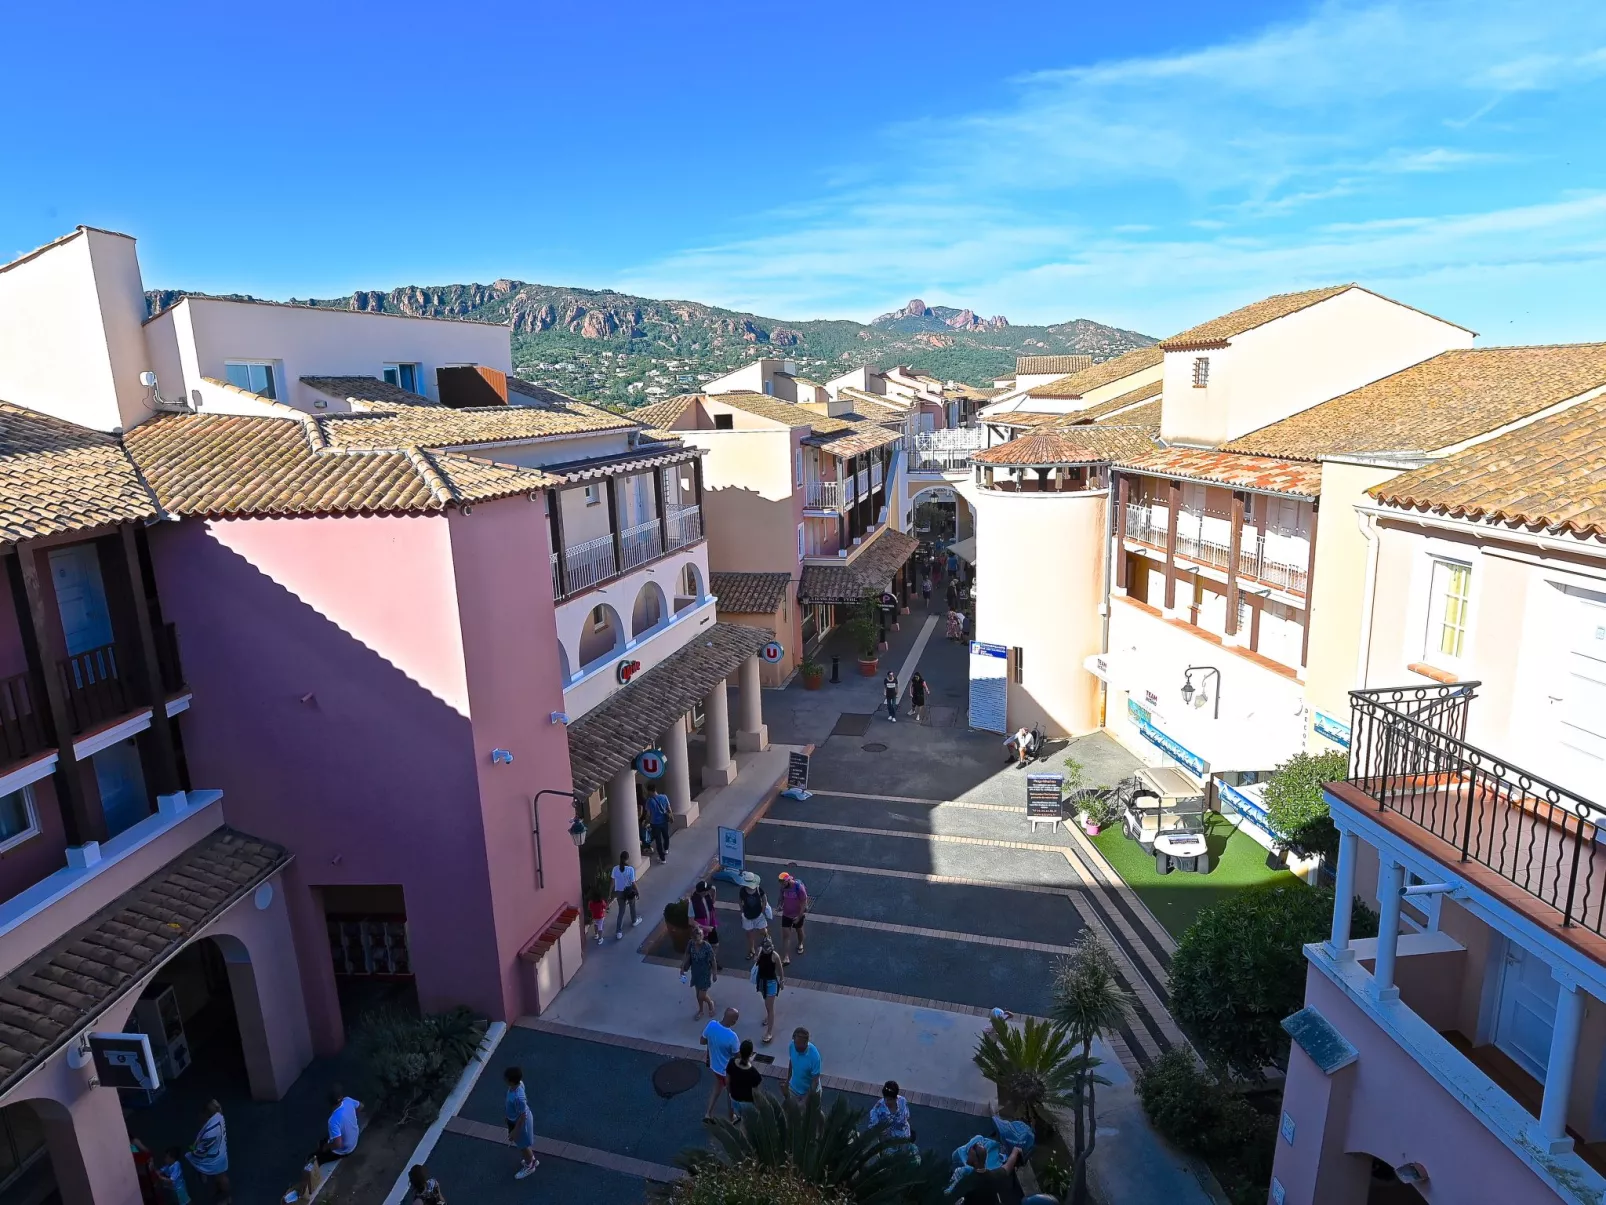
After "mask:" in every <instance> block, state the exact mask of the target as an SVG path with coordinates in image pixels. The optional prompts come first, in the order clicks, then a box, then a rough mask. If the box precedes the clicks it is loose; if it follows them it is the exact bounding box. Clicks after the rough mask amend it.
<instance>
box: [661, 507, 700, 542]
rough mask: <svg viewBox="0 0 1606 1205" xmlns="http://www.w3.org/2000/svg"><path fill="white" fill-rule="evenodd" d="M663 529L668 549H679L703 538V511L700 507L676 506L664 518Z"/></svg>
mask: <svg viewBox="0 0 1606 1205" xmlns="http://www.w3.org/2000/svg"><path fill="white" fill-rule="evenodd" d="M664 528H665V531H666V533H667V534H668V537H669V539H668V544H669V547H670V548H681V547H684V546H685V545H687V544H690V543H692V542H693V541H695V540H700V539H702V538H703V510H702V507H700V506H677V507H674V508H673V509H671V510H670V512H669V514H668V515H667V516H665V519H664Z"/></svg>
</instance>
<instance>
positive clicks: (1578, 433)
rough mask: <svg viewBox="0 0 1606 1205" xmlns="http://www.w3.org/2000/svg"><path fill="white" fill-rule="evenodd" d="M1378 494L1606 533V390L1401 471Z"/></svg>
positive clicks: (1458, 513) (1477, 515)
mask: <svg viewBox="0 0 1606 1205" xmlns="http://www.w3.org/2000/svg"><path fill="white" fill-rule="evenodd" d="M1371 494H1372V496H1373V497H1374V498H1376V499H1378V500H1379V501H1380V502H1385V503H1388V504H1390V505H1392V506H1403V507H1413V508H1416V509H1421V510H1431V511H1436V512H1438V513H1440V514H1446V515H1451V516H1455V517H1457V518H1469V519H1492V520H1495V521H1498V522H1502V523H1520V524H1522V525H1524V526H1528V527H1548V528H1557V527H1560V528H1565V529H1567V530H1568V531H1571V532H1572V533H1573V534H1574V535H1581V536H1590V535H1592V536H1606V396H1603V397H1597V398H1592V399H1590V400H1589V401H1587V402H1579V403H1578V404H1577V405H1576V406H1569V407H1567V409H1565V410H1562V411H1559V412H1558V413H1556V414H1552V415H1550V416H1549V417H1547V418H1541V419H1538V420H1536V421H1534V422H1531V423H1529V424H1528V425H1527V426H1524V427H1519V428H1517V429H1516V430H1515V431H1511V432H1508V433H1507V434H1505V435H1501V436H1498V437H1496V438H1494V439H1491V440H1489V441H1487V442H1486V443H1480V444H1473V445H1472V446H1471V447H1470V448H1465V449H1463V450H1462V451H1460V452H1456V453H1455V454H1453V455H1451V456H1448V457H1446V458H1445V459H1443V460H1441V461H1439V462H1438V463H1436V464H1431V465H1428V466H1426V467H1425V468H1420V469H1416V470H1414V471H1412V472H1409V473H1402V474H1401V475H1400V476H1398V477H1394V478H1391V479H1390V480H1388V481H1385V482H1384V483H1383V484H1382V485H1379V486H1377V487H1376V488H1374V489H1373V490H1372V491H1371Z"/></svg>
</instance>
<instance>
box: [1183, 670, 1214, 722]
mask: <svg viewBox="0 0 1606 1205" xmlns="http://www.w3.org/2000/svg"><path fill="white" fill-rule="evenodd" d="M1194 674H1215V676H1216V696H1215V714H1214V715H1213V716H1212V717H1211V718H1213V719H1217V720H1219V719H1220V718H1221V671H1220V670H1219V669H1217V668H1216V667H1215V666H1213V665H1190V666H1188V668H1187V669H1185V670H1183V671H1182V701H1183V702H1184V703H1192V702H1193V696H1194V695H1195V694H1196V693H1197V692H1198V691H1201V690H1203V689H1204V687H1203V686H1198V687H1195V686H1194V684H1193V675H1194Z"/></svg>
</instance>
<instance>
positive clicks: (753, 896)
mask: <svg viewBox="0 0 1606 1205" xmlns="http://www.w3.org/2000/svg"><path fill="white" fill-rule="evenodd" d="M736 903H737V905H738V906H739V907H740V908H741V911H742V930H743V932H745V933H746V934H747V960H748V961H749V962H751V961H753V959H754V958H755V957H756V956H757V954H758V944H759V941H760V940H764V941H768V940H769V936H770V918H771V917H773V916H774V915H775V911H774V909H772V908H771V907H770V902H769V900H767V899H765V898H764V888H762V887H760V886H759V882H758V876H757V875H756V874H754V873H753V872H752V871H751V870H749V871H747V872H745V873H744V874H743V875H742V889H741V890H740V891H739V892H737V893H736Z"/></svg>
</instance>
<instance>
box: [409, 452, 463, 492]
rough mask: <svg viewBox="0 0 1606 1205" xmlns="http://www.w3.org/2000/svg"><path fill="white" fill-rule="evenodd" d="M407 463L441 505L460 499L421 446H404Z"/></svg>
mask: <svg viewBox="0 0 1606 1205" xmlns="http://www.w3.org/2000/svg"><path fill="white" fill-rule="evenodd" d="M403 452H404V454H405V455H406V457H407V460H408V463H410V464H411V465H412V466H413V470H414V472H416V473H417V474H418V476H419V477H420V478H421V479H422V480H423V482H424V487H425V488H426V489H428V490H429V492H430V493H431V494H433V495H434V496H435V501H437V502H439V503H440V504H441V505H442V506H447V505H450V504H451V503H453V502H457V501H460V497H459V495H458V493H457V491H456V490H454V489H453V488H452V487H451V486H450V485H448V484H447V483H446V478H445V477H444V476H443V475H442V474H441V471H440V468H439V467H438V466H437V465H436V464H435V461H434V458H433V456H432V454H431V453H429V452H426V451H425V450H424V449H423V448H404V449H403Z"/></svg>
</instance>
